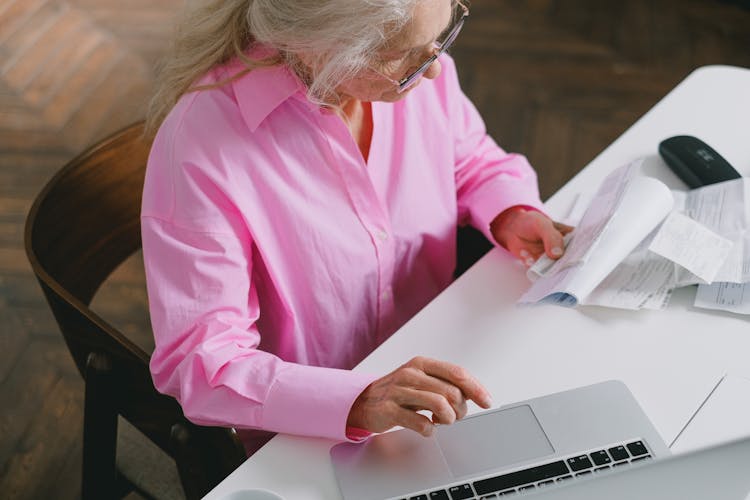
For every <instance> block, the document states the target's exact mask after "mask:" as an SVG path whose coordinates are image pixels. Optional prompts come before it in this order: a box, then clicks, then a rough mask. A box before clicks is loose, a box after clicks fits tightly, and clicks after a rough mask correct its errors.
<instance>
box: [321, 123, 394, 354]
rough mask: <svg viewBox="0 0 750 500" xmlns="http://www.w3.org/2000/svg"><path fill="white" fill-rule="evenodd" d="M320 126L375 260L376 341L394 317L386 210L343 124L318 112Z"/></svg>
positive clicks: (391, 248) (390, 239) (391, 240)
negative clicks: (376, 275) (368, 238)
mask: <svg viewBox="0 0 750 500" xmlns="http://www.w3.org/2000/svg"><path fill="white" fill-rule="evenodd" d="M320 117H321V125H322V127H321V128H322V129H323V131H324V132H325V134H326V137H327V140H328V144H329V151H330V153H331V162H332V163H333V166H334V168H336V169H337V170H338V172H339V175H340V177H341V180H342V182H343V183H344V185H345V188H346V190H347V193H348V195H349V199H350V200H351V203H352V206H353V208H354V210H355V212H356V214H357V217H358V218H359V220H360V221H361V222H362V225H363V227H364V229H365V231H367V233H368V234H369V236H370V240H371V243H372V245H373V248H374V255H375V258H376V259H377V270H378V279H377V281H378V283H377V288H376V290H377V298H376V303H377V325H376V329H377V331H376V335H377V338H378V340H379V341H382V340H384V339H385V337H386V336H387V335H388V334H389V333H390V330H389V324H390V323H391V320H392V318H393V317H394V308H395V307H394V301H393V273H394V269H395V256H396V251H395V240H394V237H393V228H392V227H391V221H390V218H389V217H388V210H387V209H386V207H385V206H383V203H382V202H381V200H380V197H379V196H378V194H377V192H376V190H375V186H374V184H373V182H372V179H371V178H370V176H369V174H368V171H367V168H368V167H367V165H366V164H365V162H364V159H363V158H362V155H361V153H360V151H359V148H358V146H357V144H356V142H355V141H354V139H353V137H352V136H351V134H350V133H349V130H348V129H347V128H346V126H345V125H344V123H343V122H342V121H341V119H340V118H338V117H337V116H336V115H335V114H333V113H329V112H327V111H321V113H320Z"/></svg>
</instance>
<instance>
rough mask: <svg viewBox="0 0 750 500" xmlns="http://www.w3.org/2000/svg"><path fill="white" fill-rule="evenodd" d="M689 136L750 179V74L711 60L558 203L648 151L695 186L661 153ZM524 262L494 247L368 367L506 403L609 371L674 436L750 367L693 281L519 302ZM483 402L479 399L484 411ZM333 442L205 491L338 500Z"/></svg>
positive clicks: (737, 325) (302, 448) (277, 450)
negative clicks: (644, 300)
mask: <svg viewBox="0 0 750 500" xmlns="http://www.w3.org/2000/svg"><path fill="white" fill-rule="evenodd" d="M678 134H688V135H694V136H697V137H700V138H702V139H703V140H705V141H706V142H707V143H708V144H710V145H711V146H713V147H714V148H715V149H716V150H717V151H719V152H720V153H721V154H722V155H723V156H724V157H725V158H726V159H727V160H728V161H729V162H730V163H732V164H733V165H734V166H735V168H737V169H738V170H740V172H742V173H743V174H744V175H750V146H749V144H750V70H748V69H740V68H733V67H728V66H709V67H705V68H701V69H699V70H697V71H695V72H693V73H692V74H691V75H690V76H688V77H687V78H686V79H685V80H684V81H683V82H682V83H680V84H679V85H678V86H677V87H676V88H675V89H674V90H673V91H672V92H670V93H669V94H668V95H667V96H666V97H665V98H664V99H662V100H661V101H660V102H659V103H658V104H657V105H656V106H654V108H653V109H651V111H649V112H648V113H647V114H646V115H644V116H643V117H642V118H641V119H640V120H639V121H638V122H636V123H635V124H634V125H633V126H632V127H631V128H630V129H628V130H627V131H626V132H625V133H624V134H623V135H622V136H621V137H619V138H618V139H617V140H616V141H615V142H614V143H613V144H612V145H611V146H609V147H608V148H607V149H606V150H605V151H604V152H603V153H601V154H600V155H599V156H598V157H597V158H596V159H595V160H594V161H592V162H591V163H590V164H589V165H588V166H587V167H586V168H585V169H583V170H582V171H581V172H580V173H579V174H578V175H577V176H576V177H574V178H573V179H572V180H571V181H570V182H568V183H567V184H566V185H565V186H564V187H563V188H562V189H561V190H560V191H558V192H557V193H556V194H555V195H554V196H553V197H552V198H550V199H549V200H548V202H547V204H546V205H547V209H548V211H549V213H550V214H552V215H554V216H562V215H564V214H565V213H566V211H567V210H568V208H569V207H570V205H571V203H572V201H573V200H574V198H575V196H576V195H577V194H578V193H581V192H586V191H592V190H594V189H596V187H598V185H599V183H600V182H601V180H602V179H603V178H604V177H605V176H606V175H607V174H608V173H609V172H610V171H611V170H613V169H614V168H616V167H618V166H620V165H623V164H625V163H627V162H629V161H631V160H633V159H634V158H637V157H640V156H648V160H647V161H646V163H645V167H644V170H645V172H646V173H647V174H649V175H653V176H655V177H658V178H660V179H661V180H663V181H665V182H666V183H667V184H668V185H670V186H671V187H676V188H678V187H684V186H683V185H682V184H681V182H680V181H679V180H678V179H677V177H675V176H674V175H673V174H672V173H671V172H670V171H669V170H668V169H667V167H666V166H665V165H664V164H663V163H662V162H661V160H660V159H659V157H658V154H657V152H656V148H657V145H658V143H659V141H661V140H662V139H664V138H666V137H669V136H672V135H678ZM527 287H528V282H527V281H526V278H525V276H524V270H523V269H522V268H521V267H520V265H518V264H516V263H515V262H514V261H513V260H512V259H511V258H510V257H508V256H507V255H506V254H504V253H503V252H501V251H499V250H493V251H491V252H490V253H489V254H487V255H486V256H485V257H484V258H482V259H481V260H480V261H479V262H478V263H477V264H476V265H475V266H474V267H472V268H471V269H470V270H469V271H468V272H466V273H465V274H464V275H463V276H462V277H461V278H460V279H459V280H457V281H456V282H455V283H454V284H452V285H451V286H450V287H449V288H448V289H447V290H446V291H445V292H443V293H442V294H441V295H440V296H439V297H437V298H436V299H435V300H434V301H433V302H432V303H431V304H429V305H428V306H427V307H426V308H425V309H424V310H422V311H421V312H420V313H419V314H418V315H417V316H415V317H414V318H413V319H412V320H411V321H410V322H409V323H407V324H406V325H405V326H404V327H403V328H402V329H401V330H399V331H398V332H397V333H396V334H394V335H393V336H392V337H391V338H390V339H389V340H388V341H387V342H385V343H384V344H383V345H382V346H380V347H379V348H378V349H377V350H376V351H375V352H373V353H372V354H371V355H370V356H368V357H367V358H366V359H365V360H364V361H363V362H362V363H361V364H360V365H359V366H358V367H357V368H356V369H357V370H365V371H368V372H374V373H383V374H385V373H387V372H389V371H391V370H392V369H394V368H395V367H397V366H399V365H400V364H402V363H403V362H405V361H407V360H408V359H410V358H411V357H413V356H415V355H418V354H420V355H425V356H431V357H435V358H439V359H445V360H449V361H452V362H454V363H458V364H460V365H463V366H465V367H467V368H469V369H470V371H471V372H472V373H474V374H475V375H476V376H477V377H478V378H479V379H480V380H481V381H482V382H483V383H484V384H485V385H486V387H487V388H488V389H489V390H490V391H491V393H492V395H493V398H494V404H495V405H496V406H501V405H503V404H506V403H512V402H514V401H518V400H523V399H527V398H531V397H535V396H539V395H543V394H548V393H551V392H556V391H560V390H564V389H569V388H573V387H576V386H581V385H587V384H590V383H594V382H598V381H602V380H606V379H620V380H622V381H624V382H625V383H626V384H627V385H628V387H629V388H630V390H631V391H632V392H633V394H634V395H635V397H636V399H637V400H638V401H639V402H640V404H641V406H642V407H643V409H644V410H645V411H646V413H647V414H648V415H649V417H650V418H651V420H652V421H653V422H654V425H655V426H656V428H657V430H658V431H659V432H660V433H661V435H662V437H663V438H664V440H665V441H666V442H667V444H670V443H671V442H672V440H673V439H674V438H675V437H676V435H677V434H678V432H679V431H680V429H681V428H682V426H683V425H684V424H685V423H686V422H687V420H688V419H689V418H690V416H691V415H692V414H693V412H694V411H695V410H696V409H697V408H698V406H699V405H700V403H701V402H702V401H703V399H704V398H705V397H706V395H708V393H709V392H710V391H711V389H712V388H713V387H714V386H715V384H716V383H717V381H718V380H719V378H720V377H721V376H722V375H723V374H724V373H725V372H727V371H729V372H732V373H736V374H739V375H745V376H750V363H748V359H750V356H748V354H747V353H749V352H750V321H749V319H748V318H747V317H742V316H737V315H732V314H730V313H724V312H718V311H708V310H703V309H696V308H694V307H693V306H692V301H693V297H694V295H695V289H694V288H686V289H681V290H678V291H677V292H676V293H675V295H674V296H673V298H672V301H671V303H670V305H669V307H668V308H667V309H666V310H663V311H637V312H631V311H620V310H615V309H605V308H597V307H581V308H579V309H564V308H560V307H556V306H543V307H537V308H517V307H516V306H515V305H514V304H515V302H516V299H517V298H518V297H519V296H520V295H521V294H522V293H523V291H524V290H525V289H526V288H527ZM472 410H473V411H476V410H477V407H473V408H472ZM333 444H334V443H333V442H331V441H327V440H323V439H311V438H300V437H292V436H277V437H276V438H274V439H273V440H272V441H271V442H270V443H269V444H268V445H266V446H265V447H264V448H262V449H261V450H260V451H259V452H258V453H256V454H255V455H254V456H253V457H252V458H250V459H249V460H247V461H246V462H245V463H244V464H243V465H242V466H240V467H239V468H238V469H237V470H236V471H235V472H233V473H232V474H231V475H230V476H229V477H227V478H226V479H225V480H224V481H223V482H222V483H221V484H219V485H218V486H217V487H216V488H215V489H214V490H213V491H211V493H209V495H208V496H207V497H206V498H207V499H210V500H220V499H222V498H224V497H225V496H227V495H229V494H230V493H231V492H233V491H236V490H241V489H245V488H266V489H269V490H272V491H275V492H277V493H278V494H280V495H281V496H283V497H284V498H286V499H288V500H292V499H335V498H340V495H339V492H338V488H337V486H336V482H335V479H334V476H333V471H332V468H331V465H330V461H329V458H328V450H329V448H330V447H331V446H332V445H333Z"/></svg>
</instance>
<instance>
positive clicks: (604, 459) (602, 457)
mask: <svg viewBox="0 0 750 500" xmlns="http://www.w3.org/2000/svg"><path fill="white" fill-rule="evenodd" d="M589 456H590V457H591V460H593V462H594V464H596V465H604V464H608V463H610V462H611V461H612V459H611V458H609V455H607V452H606V451H605V450H599V451H595V452H593V453H589Z"/></svg>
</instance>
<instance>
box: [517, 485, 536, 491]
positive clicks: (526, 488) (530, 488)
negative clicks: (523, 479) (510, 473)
mask: <svg viewBox="0 0 750 500" xmlns="http://www.w3.org/2000/svg"><path fill="white" fill-rule="evenodd" d="M534 488H536V486H534V485H533V484H527V485H526V486H521V487H520V488H518V491H528V490H533V489H534Z"/></svg>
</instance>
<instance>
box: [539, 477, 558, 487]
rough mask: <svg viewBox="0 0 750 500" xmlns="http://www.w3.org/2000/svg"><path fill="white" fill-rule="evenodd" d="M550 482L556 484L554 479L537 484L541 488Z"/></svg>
mask: <svg viewBox="0 0 750 500" xmlns="http://www.w3.org/2000/svg"><path fill="white" fill-rule="evenodd" d="M550 484H555V480H554V479H547V480H546V481H542V482H541V483H537V486H539V487H540V488H544V487H545V486H549V485H550Z"/></svg>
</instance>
